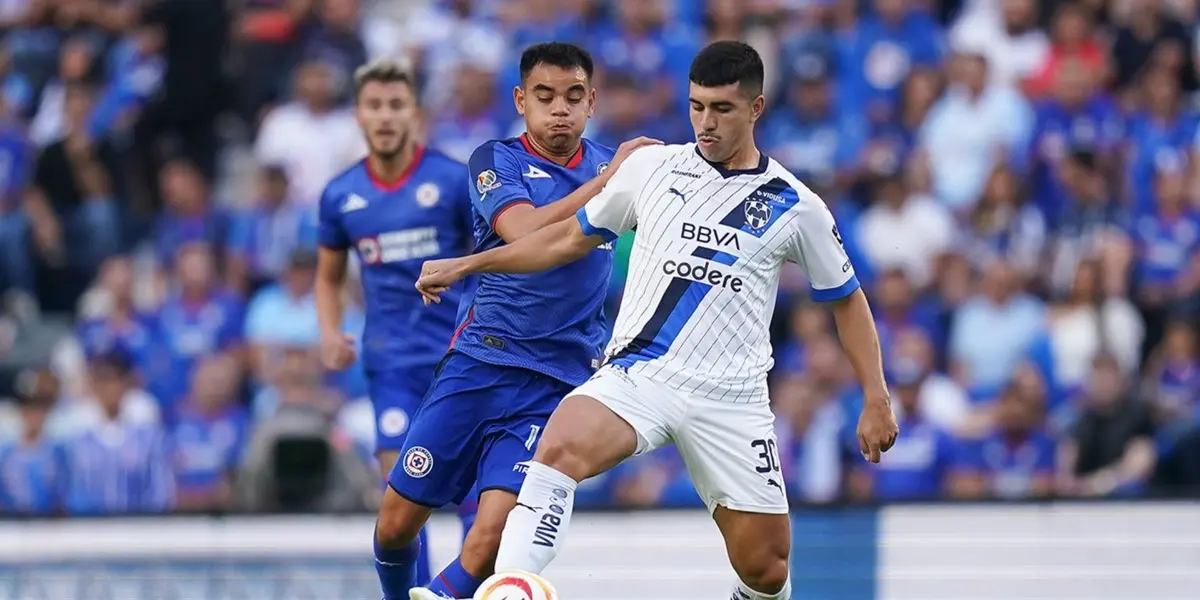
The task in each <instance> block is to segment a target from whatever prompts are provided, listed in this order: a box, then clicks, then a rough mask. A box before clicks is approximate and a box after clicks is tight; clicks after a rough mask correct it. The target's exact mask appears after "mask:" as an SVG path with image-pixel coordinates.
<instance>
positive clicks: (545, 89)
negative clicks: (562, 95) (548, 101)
mask: <svg viewBox="0 0 1200 600" xmlns="http://www.w3.org/2000/svg"><path fill="white" fill-rule="evenodd" d="M533 91H535V92H550V93H551V94H553V93H554V92H555V90H554V88H552V87H550V86H548V85H546V84H544V83H538V84H535V85H534V86H533Z"/></svg>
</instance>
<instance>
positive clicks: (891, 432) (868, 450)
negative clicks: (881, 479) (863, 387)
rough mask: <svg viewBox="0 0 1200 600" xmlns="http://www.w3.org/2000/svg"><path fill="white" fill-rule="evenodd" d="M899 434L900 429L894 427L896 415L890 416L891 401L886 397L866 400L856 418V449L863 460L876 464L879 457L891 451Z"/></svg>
mask: <svg viewBox="0 0 1200 600" xmlns="http://www.w3.org/2000/svg"><path fill="white" fill-rule="evenodd" d="M899 434H900V428H899V427H898V426H897V425H896V415H894V414H892V402H891V400H889V399H888V398H887V397H886V396H884V397H883V398H879V399H871V398H868V399H867V400H866V401H865V402H864V403H863V409H862V414H861V415H859V417H858V449H859V450H860V451H861V452H862V455H863V458H865V459H867V460H869V461H871V462H873V463H878V462H879V457H880V455H881V454H882V453H884V452H887V451H888V450H889V449H891V447H892V444H895V443H896V436H897V435H899Z"/></svg>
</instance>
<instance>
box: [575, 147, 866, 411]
mask: <svg viewBox="0 0 1200 600" xmlns="http://www.w3.org/2000/svg"><path fill="white" fill-rule="evenodd" d="M576 216H577V218H578V219H579V221H580V224H581V226H582V227H583V230H584V232H585V233H587V234H589V235H601V236H603V237H605V238H606V239H611V238H615V237H616V236H618V235H620V234H622V233H624V232H626V231H630V230H634V229H636V230H637V237H636V239H635V241H634V244H633V249H632V251H631V253H630V260H629V277H628V280H627V281H626V285H625V297H624V298H623V300H622V302H621V309H620V313H619V315H618V317H617V322H616V325H615V327H614V330H613V337H612V341H611V342H610V344H609V347H608V350H607V352H606V354H607V361H608V362H609V363H611V364H615V365H618V366H621V367H624V368H626V369H627V370H630V371H636V372H638V373H639V374H641V375H643V376H646V377H649V378H651V379H654V380H657V381H661V382H663V383H665V384H667V385H671V386H674V387H676V388H678V389H680V390H681V391H682V392H684V393H686V394H691V395H696V396H700V397H704V398H708V399H712V400H717V401H728V402H766V401H767V372H768V371H770V369H771V366H772V365H773V364H774V360H773V359H772V357H771V341H770V333H769V328H770V323H771V315H772V313H773V311H774V308H775V298H776V293H777V291H778V288H779V275H780V270H781V268H782V267H783V264H784V262H785V261H788V260H790V261H793V262H795V263H797V264H799V265H800V266H801V267H802V268H803V269H804V270H805V272H806V273H807V274H808V279H809V282H810V285H811V287H812V296H813V298H814V299H815V300H818V301H829V300H838V299H841V298H844V297H846V296H848V295H850V294H851V293H852V292H854V291H855V290H856V289H858V287H859V284H858V279H857V278H856V277H855V274H854V267H853V265H851V263H850V259H849V258H848V257H847V256H846V252H845V250H844V249H843V248H842V243H841V235H840V234H839V233H838V230H837V226H836V224H835V223H834V220H833V215H832V214H830V212H829V209H828V207H826V206H825V204H824V202H822V201H821V199H820V198H819V197H817V195H816V194H814V193H813V192H812V191H810V190H809V189H808V188H807V187H805V186H804V184H802V183H800V182H799V181H797V180H796V178H795V177H793V176H792V175H791V173H789V172H788V171H787V170H786V169H784V168H783V167H782V166H780V165H779V163H777V162H775V161H773V160H771V159H769V158H767V157H766V156H765V155H763V157H762V159H761V161H760V162H759V164H758V166H757V167H755V168H753V169H746V170H736V171H735V170H729V169H726V168H724V167H723V166H721V165H719V164H715V163H710V162H709V161H707V160H705V159H704V157H703V156H701V155H700V152H699V150H698V149H697V148H696V146H695V144H685V145H672V146H656V147H655V146H652V147H647V148H643V149H640V150H638V151H637V152H636V153H635V154H634V155H633V156H631V157H630V158H629V160H626V161H625V162H624V163H623V164H622V166H621V167H620V170H619V171H618V172H617V173H615V174H614V175H613V178H612V180H611V181H610V182H609V183H608V185H607V186H606V187H605V188H604V191H603V192H602V193H601V194H600V195H598V196H596V197H595V198H594V199H592V201H591V202H589V203H588V204H587V205H586V206H584V207H583V208H582V209H580V211H579V213H578V214H577V215H576Z"/></svg>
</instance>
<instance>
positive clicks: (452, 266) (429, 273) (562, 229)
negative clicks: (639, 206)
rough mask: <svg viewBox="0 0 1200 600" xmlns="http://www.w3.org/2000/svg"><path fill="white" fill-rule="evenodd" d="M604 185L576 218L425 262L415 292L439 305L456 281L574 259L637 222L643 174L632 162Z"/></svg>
mask: <svg viewBox="0 0 1200 600" xmlns="http://www.w3.org/2000/svg"><path fill="white" fill-rule="evenodd" d="M609 170H610V171H614V174H613V175H612V176H611V178H610V179H609V180H608V185H606V186H604V189H603V190H602V191H601V192H600V193H599V194H598V195H597V196H596V197H595V198H593V199H592V201H591V202H588V203H587V204H585V205H584V206H583V207H582V208H580V209H579V210H578V211H576V212H575V217H574V218H566V219H563V220H560V221H558V222H556V223H553V224H550V225H548V226H546V227H542V228H540V229H537V230H535V231H533V232H532V233H529V234H528V235H526V236H524V237H522V238H520V239H517V240H514V241H513V242H511V243H507V244H505V245H503V246H500V247H497V248H493V249H491V250H488V251H486V252H481V253H478V254H472V255H470V256H464V257H461V258H455V259H446V260H437V261H429V262H426V263H425V264H424V265H423V266H422V267H421V278H420V279H419V280H417V289H418V290H419V291H420V292H421V294H422V295H424V296H425V298H426V301H434V302H436V301H438V294H440V293H442V292H444V291H445V290H446V289H448V288H449V287H450V286H451V285H453V284H454V283H455V282H456V281H458V280H459V279H462V278H463V277H466V276H468V275H471V274H473V273H536V272H539V271H545V270H546V269H551V268H554V267H557V266H559V265H563V264H566V263H569V262H571V261H574V260H578V259H579V258H581V257H583V256H584V255H585V254H587V253H588V251H590V250H592V249H593V248H595V247H596V246H599V245H600V244H602V243H604V242H609V241H613V240H615V239H617V237H618V236H619V235H620V234H622V233H624V232H626V231H629V230H631V229H633V227H634V226H635V225H636V224H637V215H636V212H635V210H634V204H635V200H636V199H637V195H638V193H639V191H640V190H641V188H642V179H644V176H645V175H644V173H642V172H641V171H642V170H641V169H639V168H638V165H636V164H630V165H628V166H626V167H624V168H621V169H617V168H616V167H610V168H609Z"/></svg>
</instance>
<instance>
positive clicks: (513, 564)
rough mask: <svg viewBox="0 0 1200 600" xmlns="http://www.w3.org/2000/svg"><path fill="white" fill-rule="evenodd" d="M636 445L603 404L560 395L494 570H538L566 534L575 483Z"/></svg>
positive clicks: (608, 465) (506, 528) (634, 438)
mask: <svg viewBox="0 0 1200 600" xmlns="http://www.w3.org/2000/svg"><path fill="white" fill-rule="evenodd" d="M636 450H637V433H636V432H635V431H634V430H633V427H631V426H630V425H629V423H626V422H625V420H624V419H622V418H621V417H619V416H617V415H616V413H614V412H612V411H611V410H609V409H608V407H606V406H604V405H603V404H601V403H600V402H599V401H597V400H596V399H594V398H590V397H588V396H570V397H568V398H567V399H566V400H563V402H562V404H560V405H559V407H558V408H557V409H555V411H554V414H553V415H552V416H551V417H550V421H549V422H548V423H547V424H546V430H545V431H544V432H543V433H542V439H541V440H540V441H539V442H538V447H537V451H536V452H535V453H534V456H533V462H531V463H530V464H529V467H528V470H527V471H526V474H525V483H524V484H523V485H522V486H521V493H520V495H519V496H518V497H517V503H516V508H514V509H513V510H512V512H510V513H509V515H508V521H507V522H506V523H505V525H504V535H503V538H502V539H501V542H500V553H499V555H498V556H497V559H496V569H497V570H499V571H507V570H514V569H516V570H523V571H529V572H532V573H540V572H542V570H543V569H545V568H546V565H548V564H550V561H552V560H554V557H555V556H557V555H558V551H559V548H560V547H561V546H562V543H563V539H564V538H565V537H566V534H567V531H568V529H569V527H570V524H571V513H572V511H573V508H574V503H575V487H576V485H578V482H580V481H583V480H584V479H587V478H588V477H591V476H593V475H596V474H598V473H603V472H604V471H607V470H608V469H611V468H613V467H614V466H616V465H617V464H618V463H620V462H621V461H623V460H625V459H626V458H628V457H629V456H631V455H633V453H634V452H635V451H636Z"/></svg>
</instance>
